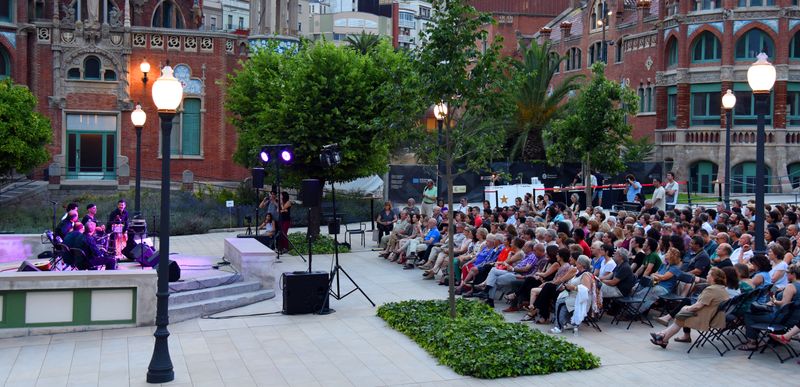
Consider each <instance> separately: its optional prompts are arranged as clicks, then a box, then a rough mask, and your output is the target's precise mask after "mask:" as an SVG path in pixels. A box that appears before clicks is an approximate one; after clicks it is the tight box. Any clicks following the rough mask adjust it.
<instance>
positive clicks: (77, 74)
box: [67, 67, 81, 79]
mask: <svg viewBox="0 0 800 387" xmlns="http://www.w3.org/2000/svg"><path fill="white" fill-rule="evenodd" d="M67 79H81V70H80V69H79V68H77V67H73V68H71V69H69V71H67Z"/></svg>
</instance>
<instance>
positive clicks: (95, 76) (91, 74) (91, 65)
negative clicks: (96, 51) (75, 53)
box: [83, 55, 100, 81]
mask: <svg viewBox="0 0 800 387" xmlns="http://www.w3.org/2000/svg"><path fill="white" fill-rule="evenodd" d="M83 79H86V80H94V81H99V80H100V59H98V58H97V57H96V56H92V55H89V56H87V57H86V59H84V60H83Z"/></svg>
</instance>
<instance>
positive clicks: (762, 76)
mask: <svg viewBox="0 0 800 387" xmlns="http://www.w3.org/2000/svg"><path fill="white" fill-rule="evenodd" d="M757 58H758V59H757V60H756V62H755V63H753V64H752V65H750V68H749V69H747V83H748V84H749V85H750V88H751V89H753V93H754V94H768V93H769V91H770V90H772V86H773V85H774V84H775V77H776V73H775V66H773V65H772V63H769V62H768V61H767V54H765V53H763V52H762V53H760V54H758V57H757ZM758 237H761V236H760V235H759V236H758Z"/></svg>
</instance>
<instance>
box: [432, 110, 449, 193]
mask: <svg viewBox="0 0 800 387" xmlns="http://www.w3.org/2000/svg"><path fill="white" fill-rule="evenodd" d="M433 115H434V117H436V127H437V130H438V133H437V140H436V141H437V144H438V145H439V149H440V150H441V149H442V127H443V126H444V118H445V117H447V105H445V103H444V101H440V102H439V103H437V104H436V105H434V106H433ZM441 170H442V158H441V157H438V158H437V161H436V177H437V179H436V186H437V187H439V179H438V177H439V171H441Z"/></svg>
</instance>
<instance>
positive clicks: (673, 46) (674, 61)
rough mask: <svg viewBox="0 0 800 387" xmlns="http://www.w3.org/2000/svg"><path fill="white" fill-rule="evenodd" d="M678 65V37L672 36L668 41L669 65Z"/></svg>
mask: <svg viewBox="0 0 800 387" xmlns="http://www.w3.org/2000/svg"><path fill="white" fill-rule="evenodd" d="M677 65H678V39H675V38H672V39H670V40H669V42H667V67H674V66H677Z"/></svg>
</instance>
